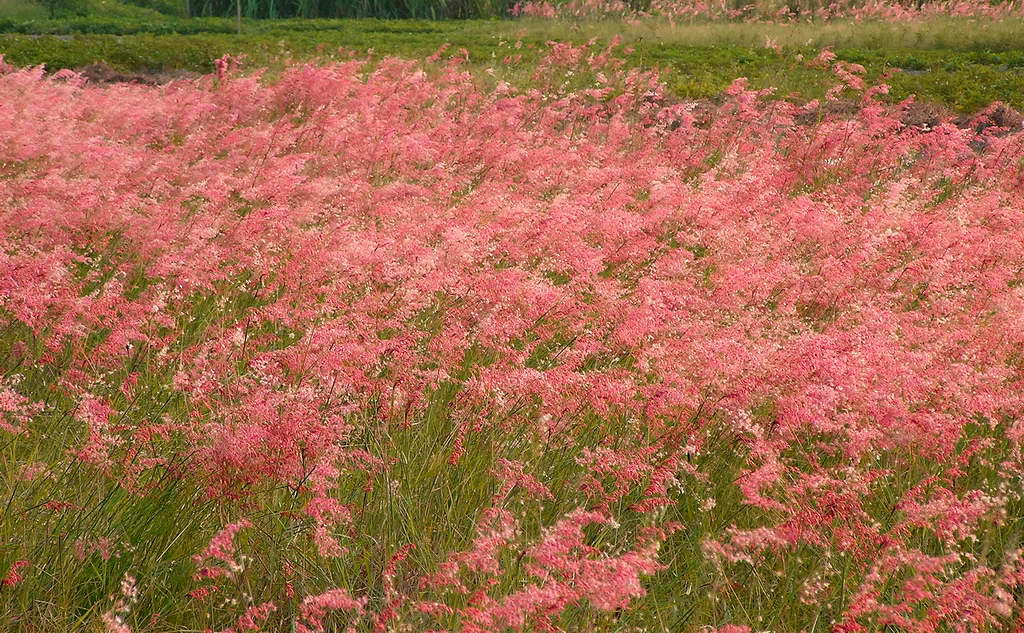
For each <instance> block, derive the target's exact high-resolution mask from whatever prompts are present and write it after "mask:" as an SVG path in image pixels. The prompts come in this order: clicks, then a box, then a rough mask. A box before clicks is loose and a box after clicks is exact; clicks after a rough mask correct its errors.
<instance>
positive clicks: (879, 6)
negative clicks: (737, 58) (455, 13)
mask: <svg viewBox="0 0 1024 633" xmlns="http://www.w3.org/2000/svg"><path fill="white" fill-rule="evenodd" d="M512 14H513V15H516V16H522V17H533V18H549V19H553V18H624V19H630V20H636V19H644V18H664V19H668V20H670V21H672V22H680V21H682V22H687V21H693V20H697V21H707V20H711V21H720V20H745V21H752V22H793V21H798V20H802V21H809V20H810V21H820V20H834V19H852V20H887V21H894V22H903V21H909V20H918V19H921V18H929V17H937V16H952V17H961V18H985V19H1005V18H1020V17H1022V16H1024V5H1022V4H1021V3H1020V2H1018V1H1017V0H1011V1H1010V2H989V1H987V0H980V1H979V0H940V1H938V2H916V1H915V2H893V1H891V0H869V1H867V2H862V1H860V0H853V1H850V0H838V1H826V2H818V1H817V0H810V1H808V0H795V1H786V2H765V1H752V2H743V3H737V2H728V1H726V0H710V1H709V0H650V2H649V3H643V4H640V3H637V2H630V1H629V0H555V1H552V0H523V1H522V2H518V3H516V4H515V5H514V6H513V8H512Z"/></svg>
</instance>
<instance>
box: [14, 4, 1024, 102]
mask: <svg viewBox="0 0 1024 633" xmlns="http://www.w3.org/2000/svg"><path fill="white" fill-rule="evenodd" d="M2 1H3V2H4V4H2V5H0V7H2V10H0V54H3V55H4V58H5V60H6V61H7V62H8V63H11V64H15V65H19V66H24V65H37V64H45V65H46V67H47V68H48V69H50V70H56V69H59V68H81V67H83V66H88V65H90V64H93V63H95V62H102V63H105V64H107V65H109V66H110V67H112V68H113V69H115V70H117V71H120V72H133V73H154V72H157V73H168V72H175V73H180V72H181V71H187V72H197V73H206V72H211V71H212V70H213V62H214V60H215V59H217V58H218V57H221V56H222V55H225V54H232V55H245V58H246V62H245V63H246V64H247V65H249V66H250V67H258V66H271V67H274V66H280V64H281V60H282V59H286V58H312V57H319V58H330V57H332V56H337V55H339V54H342V53H339V51H340V50H341V49H344V51H346V52H345V53H344V54H347V52H348V51H357V52H360V53H363V54H365V53H366V52H367V51H372V52H371V55H372V56H376V57H382V56H386V55H398V56H406V57H423V56H425V55H429V54H431V53H433V52H434V51H436V50H437V49H438V48H440V47H441V46H443V45H445V44H450V45H451V46H452V50H454V51H457V50H459V49H465V50H466V51H467V52H468V54H469V59H470V63H471V66H472V67H473V68H476V69H478V70H482V69H485V68H487V67H490V66H495V65H499V66H500V64H499V63H498V62H500V61H501V59H503V58H504V57H505V56H506V55H508V54H509V49H508V47H507V44H508V43H510V42H515V41H521V42H522V43H523V46H522V48H521V49H518V50H517V51H516V53H517V54H522V55H523V56H524V59H527V60H529V59H530V58H531V57H533V56H535V55H536V51H537V50H538V48H539V47H541V46H543V45H544V44H545V43H546V42H548V41H551V40H556V41H571V42H577V43H579V42H583V41H586V40H588V39H597V40H598V41H601V42H607V41H610V40H611V39H612V38H614V37H620V38H621V39H622V40H623V42H624V44H625V45H626V46H628V47H630V48H632V49H633V51H632V53H630V54H629V55H628V60H629V62H630V63H631V64H634V65H636V66H640V67H652V66H656V67H660V68H662V69H664V70H665V71H666V78H667V81H668V82H669V85H670V86H671V89H672V91H673V93H674V94H675V95H676V96H678V97H679V98H683V99H709V98H716V97H717V96H719V95H720V94H721V93H722V91H723V90H724V89H725V87H726V86H728V85H729V83H730V82H731V81H732V79H734V78H735V77H740V76H744V77H748V78H749V79H750V81H751V85H752V86H754V87H758V88H766V87H775V88H777V95H778V96H780V97H789V96H792V97H793V98H795V99H811V98H819V97H821V96H823V95H824V93H825V92H826V91H827V90H828V88H829V87H831V86H832V85H833V83H834V82H835V78H834V76H833V75H832V73H831V72H829V71H828V70H827V69H823V68H812V67H808V66H807V65H806V64H803V63H801V62H800V61H799V60H798V59H797V56H798V55H803V56H805V57H806V56H808V55H814V54H817V51H818V50H820V49H821V48H823V47H826V46H829V47H833V48H834V49H835V51H836V53H837V54H838V55H839V56H840V57H841V58H842V59H846V60H848V61H853V62H857V63H860V64H863V65H864V66H865V67H866V68H867V69H868V71H869V73H868V74H869V78H871V79H872V80H874V79H877V78H878V77H879V76H881V75H882V74H883V73H887V72H893V71H898V72H895V74H894V75H893V76H892V77H891V78H890V79H889V80H888V82H889V83H890V84H891V85H892V86H893V91H892V94H891V98H892V99H904V98H906V97H907V96H909V95H911V94H916V95H918V96H919V97H920V98H921V99H923V100H926V101H931V102H934V103H936V104H939V105H941V106H943V107H946V108H950V109H953V110H956V111H959V112H972V111H976V110H978V109H980V108H983V107H985V106H986V105H988V104H989V103H991V102H992V101H1005V102H1007V103H1010V104H1011V105H1014V106H1015V107H1024V49H1021V47H1020V44H1019V43H1020V41H1021V36H1022V34H1024V23H1022V22H1021V21H1020V20H1002V21H976V20H958V19H954V18H934V19H929V20H920V21H915V22H911V23H898V24H896V23H884V22H862V23H854V22H850V21H836V22H829V23H817V24H808V23H800V24H748V23H724V24H721V23H720V24H689V25H676V26H672V25H669V24H667V23H665V22H663V21H657V20H652V21H644V22H641V23H636V24H629V25H627V24H623V23H621V22H610V21H591V22H587V21H581V22H570V21H561V20H559V21H546V20H462V21H426V20H377V19H358V20H355V19H353V20H336V19H315V20H314V19H287V20H250V19H243V20H242V21H241V25H240V26H241V33H238V32H237V31H238V30H239V24H238V23H237V22H236V21H235V20H232V19H228V18H216V17H204V18H184V17H180V16H172V15H167V14H165V13H161V12H160V11H158V10H157V9H156V8H146V7H139V6H135V5H128V4H123V3H117V2H114V1H113V0H79V1H82V2H91V3H92V4H90V5H88V6H87V10H86V11H85V15H66V16H65V17H61V18H56V19H53V18H48V17H47V14H46V12H45V11H44V10H43V9H42V8H41V7H40V6H39V5H34V4H28V3H26V2H24V1H23V0H16V1H15V0H2ZM146 1H147V2H153V3H155V2H158V1H172V0H146ZM154 6H156V5H155V4H154ZM769 41H771V42H775V43H777V44H778V45H779V46H781V47H782V49H783V54H779V53H777V52H776V51H774V50H772V49H770V48H767V47H766V43H767V42H769Z"/></svg>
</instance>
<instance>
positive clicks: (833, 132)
mask: <svg viewBox="0 0 1024 633" xmlns="http://www.w3.org/2000/svg"><path fill="white" fill-rule="evenodd" d="M461 60H462V56H461V55H456V56H455V57H453V58H450V59H448V60H447V61H445V60H443V59H440V58H437V59H434V60H432V61H427V62H424V63H418V62H412V61H403V60H398V59H388V60H385V61H383V62H380V63H378V64H375V65H369V64H367V63H366V62H363V61H360V60H355V59H353V60H351V61H347V62H344V63H335V64H331V65H323V66H316V65H296V66H291V67H289V68H287V69H286V70H285V71H284V72H282V73H281V74H280V75H279V76H275V77H273V78H269V77H268V78H262V77H260V76H259V75H258V74H256V75H250V76H243V75H239V74H237V72H236V71H235V70H233V69H232V66H231V64H228V63H225V64H224V65H223V67H222V68H221V72H220V73H219V74H218V75H217V76H211V77H204V78H202V79H200V80H197V81H189V82H176V83H172V84H168V85H164V86H138V85H111V86H92V85H90V84H89V83H87V82H85V81H84V80H83V79H82V78H81V77H79V76H77V75H76V74H75V73H72V72H61V73H57V74H55V75H52V76H45V75H44V74H43V72H42V71H41V70H40V69H25V70H14V69H11V70H9V71H8V72H6V73H5V74H3V75H0V102H2V103H3V104H4V105H3V107H2V108H0V319H2V323H3V329H2V334H0V362H2V365H0V370H2V379H0V407H2V408H0V415H2V416H3V417H2V422H3V423H2V425H0V450H2V451H3V452H2V455H3V461H2V462H0V463H2V468H0V477H2V478H3V482H4V484H5V488H4V490H5V491H6V492H5V494H4V504H5V506H4V514H3V520H2V521H0V577H3V578H4V582H3V585H2V586H0V628H3V629H4V630H5V631H7V630H9V631H33V632H34V631H96V630H107V631H117V632H118V633H122V632H125V631H133V632H141V631H153V632H163V631H167V632H170V631H231V632H232V633H241V632H242V631H268V632H270V631H317V632H321V631H323V632H328V631H329V632H340V631H359V632H362V631H375V632H376V631H381V632H384V631H410V632H422V633H425V632H427V631H433V632H441V631H446V632H451V633H455V632H462V633H491V632H494V633H497V632H504V631H580V632H583V631H624V630H644V631H671V632H676V631H707V630H715V631H720V632H722V633H725V632H729V633H736V632H740V631H775V632H781V631H786V632H789V631H792V632H794V633H795V632H798V631H808V632H811V631H818V632H820V631H832V632H835V633H855V632H856V633H860V632H864V633H867V632H869V631H886V630H889V631H912V632H914V633H931V632H935V633H938V632H946V631H955V632H961V631H962V632H964V633H966V632H968V631H972V632H973V631H990V632H1001V631H1012V630H1014V627H1015V626H1016V627H1019V626H1020V624H1021V613H1022V606H1024V605H1022V603H1021V601H1022V598H1021V596H1022V583H1024V561H1022V560H1021V557H1020V550H1019V548H1020V534H1021V528H1022V527H1024V512H1022V502H1021V490H1022V481H1021V473H1022V466H1024V463H1022V453H1021V442H1022V440H1024V421H1022V418H1021V414H1022V405H1024V402H1022V395H1021V394H1022V391H1021V384H1020V379H1021V372H1022V369H1024V364H1022V356H1021V354H1022V350H1024V327H1022V325H1024V324H1022V320H1021V319H1022V317H1021V315H1022V314H1024V290H1022V283H1024V241H1022V240H1021V235H1024V216H1022V215H1021V209H1024V158H1022V157H1024V131H1022V130H1020V129H1010V128H1009V127H1008V126H1007V125H1006V124H1005V122H1006V121H1007V120H1009V119H1008V117H1006V116H1004V114H1005V110H1001V109H1000V106H999V105H998V104H994V105H993V107H992V108H991V109H990V110H989V111H987V112H985V113H982V114H980V115H979V116H978V117H977V119H976V120H975V121H973V122H972V123H971V124H970V125H963V124H961V125H954V124H953V123H952V122H948V121H941V122H939V123H938V124H937V125H928V126H924V125H914V124H911V123H908V118H907V117H906V116H905V111H906V110H908V109H909V108H910V107H911V105H910V104H909V103H904V104H900V105H898V106H889V105H883V104H881V103H880V102H879V101H877V97H878V95H879V94H881V93H883V92H884V91H885V88H884V86H879V87H865V86H863V85H862V81H861V74H862V69H860V68H859V67H858V66H857V65H855V64H847V63H844V62H842V61H838V60H836V59H834V56H832V55H830V54H829V53H827V52H826V53H824V54H822V55H821V56H819V57H818V59H816V60H814V61H813V62H810V63H814V64H818V65H822V66H827V67H830V68H832V69H833V70H834V72H835V74H836V77H837V79H836V88H835V89H834V90H832V91H831V92H830V99H833V100H837V101H836V103H835V104H830V103H825V104H818V103H810V104H796V105H795V104H790V103H786V102H782V101H770V100H767V99H766V98H765V97H766V95H765V94H763V93H758V92H753V91H750V90H748V89H747V88H746V85H745V82H744V81H742V80H737V81H736V82H735V83H734V84H733V86H732V88H731V89H730V90H729V92H728V94H727V95H725V98H724V99H723V102H722V103H721V104H720V105H717V106H715V105H710V104H707V103H699V104H698V103H680V102H675V101H673V100H672V99H670V98H668V96H667V94H666V91H665V89H664V87H663V85H662V84H661V82H660V81H659V78H658V76H657V75H656V74H654V73H647V72H641V71H637V70H627V69H625V68H624V66H623V64H622V63H621V62H620V61H619V60H618V59H617V57H616V55H615V53H614V51H611V50H598V49H594V48H588V47H577V46H572V45H567V44H553V45H552V46H551V49H550V51H549V52H548V54H547V56H546V57H545V58H544V59H543V61H541V62H540V63H539V64H537V65H536V66H535V67H533V68H526V69H523V68H520V69H518V70H517V71H516V72H520V73H530V74H531V81H530V86H531V87H528V88H524V89H517V88H514V87H512V86H511V85H510V84H508V83H506V82H505V81H503V80H502V73H500V72H497V73H495V76H493V77H491V76H487V75H484V76H483V77H478V76H474V75H472V74H470V73H468V72H467V71H466V70H465V69H464V67H463V64H462V61H461ZM225 62H226V60H225ZM839 99H843V101H842V102H839V101H838V100H839ZM850 103H859V106H857V107H856V108H854V110H855V111H850V112H847V113H846V114H842V115H831V114H829V112H831V111H839V110H842V108H839V107H835V106H836V104H839V105H842V104H846V105H849V104H850ZM846 110H850V108H848V107H847V108H846Z"/></svg>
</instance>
